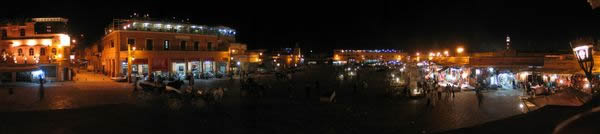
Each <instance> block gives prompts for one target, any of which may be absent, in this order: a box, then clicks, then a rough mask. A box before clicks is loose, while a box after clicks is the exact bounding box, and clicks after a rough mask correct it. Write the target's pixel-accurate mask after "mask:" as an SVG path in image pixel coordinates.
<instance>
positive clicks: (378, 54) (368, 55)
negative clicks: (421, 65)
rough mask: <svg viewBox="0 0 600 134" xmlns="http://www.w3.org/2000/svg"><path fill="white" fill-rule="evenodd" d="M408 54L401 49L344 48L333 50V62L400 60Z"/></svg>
mask: <svg viewBox="0 0 600 134" xmlns="http://www.w3.org/2000/svg"><path fill="white" fill-rule="evenodd" d="M407 55H408V54H407V53H403V52H401V51H399V50H393V49H382V50H342V49H337V50H334V51H333V62H334V63H339V64H345V63H376V62H389V61H400V60H402V57H406V56H407Z"/></svg>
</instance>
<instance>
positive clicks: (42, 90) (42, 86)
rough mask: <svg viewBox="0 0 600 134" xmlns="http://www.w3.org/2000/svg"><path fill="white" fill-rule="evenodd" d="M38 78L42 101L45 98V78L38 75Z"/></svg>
mask: <svg viewBox="0 0 600 134" xmlns="http://www.w3.org/2000/svg"><path fill="white" fill-rule="evenodd" d="M38 78H39V79H40V91H39V95H40V100H41V99H43V98H44V77H42V75H38Z"/></svg>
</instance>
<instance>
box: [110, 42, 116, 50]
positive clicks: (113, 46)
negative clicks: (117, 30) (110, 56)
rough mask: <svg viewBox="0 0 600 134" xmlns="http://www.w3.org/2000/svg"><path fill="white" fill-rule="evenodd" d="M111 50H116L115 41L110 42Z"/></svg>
mask: <svg viewBox="0 0 600 134" xmlns="http://www.w3.org/2000/svg"><path fill="white" fill-rule="evenodd" d="M110 48H115V41H114V40H110Z"/></svg>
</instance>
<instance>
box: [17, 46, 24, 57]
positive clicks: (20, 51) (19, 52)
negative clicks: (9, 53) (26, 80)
mask: <svg viewBox="0 0 600 134" xmlns="http://www.w3.org/2000/svg"><path fill="white" fill-rule="evenodd" d="M17 54H18V55H19V56H21V55H23V49H20V48H19V50H17Z"/></svg>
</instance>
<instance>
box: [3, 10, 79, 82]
mask: <svg viewBox="0 0 600 134" xmlns="http://www.w3.org/2000/svg"><path fill="white" fill-rule="evenodd" d="M6 22H7V23H4V24H1V25H0V31H1V34H2V37H1V39H0V51H1V52H0V53H1V54H2V60H1V61H0V62H2V63H0V64H18V65H19V66H21V67H25V68H27V67H26V66H29V68H39V69H41V70H43V73H44V76H45V77H46V78H47V79H48V80H55V81H63V80H68V79H70V77H69V76H70V71H69V69H68V66H69V58H70V57H71V56H70V48H71V39H70V36H69V35H68V28H67V22H68V20H67V19H65V18H31V19H25V20H10V21H6ZM13 66H14V65H13ZM4 71H6V70H4ZM21 71H23V70H21ZM16 72H18V71H13V76H12V77H13V78H12V79H13V81H15V76H14V75H16ZM38 72H39V71H38ZM30 74H31V73H30ZM36 74H39V73H36ZM20 78H22V77H20ZM25 78H26V77H25ZM33 78H36V77H33Z"/></svg>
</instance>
